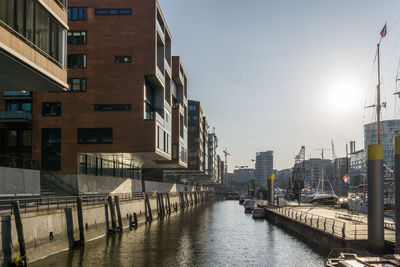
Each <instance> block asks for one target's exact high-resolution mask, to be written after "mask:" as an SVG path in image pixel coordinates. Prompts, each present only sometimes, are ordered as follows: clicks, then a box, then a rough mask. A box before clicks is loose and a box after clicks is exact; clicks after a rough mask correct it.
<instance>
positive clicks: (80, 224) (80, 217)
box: [76, 197, 85, 245]
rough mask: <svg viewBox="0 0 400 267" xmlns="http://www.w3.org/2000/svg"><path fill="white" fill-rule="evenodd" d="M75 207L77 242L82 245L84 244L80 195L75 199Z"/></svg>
mask: <svg viewBox="0 0 400 267" xmlns="http://www.w3.org/2000/svg"><path fill="white" fill-rule="evenodd" d="M76 209H77V212H78V226H79V242H80V244H81V245H83V244H85V229H84V228H83V211H82V198H80V197H78V198H77V199H76Z"/></svg>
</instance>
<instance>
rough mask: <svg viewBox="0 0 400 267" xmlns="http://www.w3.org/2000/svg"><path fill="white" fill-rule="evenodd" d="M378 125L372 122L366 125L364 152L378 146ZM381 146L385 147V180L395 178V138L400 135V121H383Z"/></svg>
mask: <svg viewBox="0 0 400 267" xmlns="http://www.w3.org/2000/svg"><path fill="white" fill-rule="evenodd" d="M376 128H377V124H376V122H372V123H369V124H366V125H364V150H365V151H367V146H368V145H371V144H377V142H378V141H377V139H378V138H377V129H376ZM380 128H381V144H382V145H383V165H384V167H385V169H384V175H385V178H393V172H392V171H391V170H394V160H393V159H394V154H393V147H394V137H395V135H396V134H399V133H400V120H385V121H381V127H380Z"/></svg>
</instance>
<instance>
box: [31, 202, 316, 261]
mask: <svg viewBox="0 0 400 267" xmlns="http://www.w3.org/2000/svg"><path fill="white" fill-rule="evenodd" d="M44 265H45V266H96V267H97V266H322V265H323V258H322V257H320V256H319V255H318V254H316V253H315V252H313V251H312V250H311V249H310V248H309V247H307V246H306V245H304V244H303V243H301V242H299V241H297V240H296V239H295V238H293V237H291V236H289V235H288V234H286V233H285V232H284V231H282V230H281V229H279V228H277V227H275V226H274V225H271V224H269V223H268V222H266V221H264V220H253V219H252V218H251V215H248V214H245V213H244V212H243V207H242V206H240V205H238V203H237V201H224V202H215V203H208V204H203V205H202V206H201V207H198V208H195V209H189V210H186V211H185V212H182V213H178V214H175V215H172V216H171V217H170V218H167V219H165V220H163V221H158V222H157V221H153V223H152V224H149V225H147V226H139V227H138V228H137V229H133V230H131V231H130V230H124V232H123V233H122V234H115V235H111V236H109V237H108V238H103V239H98V240H96V241H93V242H90V243H87V244H86V246H85V248H82V249H73V250H70V251H68V252H62V253H59V254H56V255H53V256H51V257H48V258H46V259H43V260H41V261H38V262H34V263H33V264H32V265H31V266H44Z"/></svg>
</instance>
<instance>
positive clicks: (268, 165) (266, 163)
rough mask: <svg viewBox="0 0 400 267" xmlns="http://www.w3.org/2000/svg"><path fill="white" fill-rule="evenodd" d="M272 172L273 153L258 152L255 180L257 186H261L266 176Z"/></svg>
mask: <svg viewBox="0 0 400 267" xmlns="http://www.w3.org/2000/svg"><path fill="white" fill-rule="evenodd" d="M273 171H274V152H273V151H266V152H258V153H257V154H256V173H255V174H256V177H255V178H256V179H257V181H258V183H259V184H263V183H264V182H265V181H266V180H267V177H268V174H271V173H273Z"/></svg>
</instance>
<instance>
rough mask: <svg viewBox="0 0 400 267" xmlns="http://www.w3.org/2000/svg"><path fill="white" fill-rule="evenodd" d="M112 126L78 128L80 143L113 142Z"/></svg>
mask: <svg viewBox="0 0 400 267" xmlns="http://www.w3.org/2000/svg"><path fill="white" fill-rule="evenodd" d="M112 143H113V129H112V128H78V144H112Z"/></svg>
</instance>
